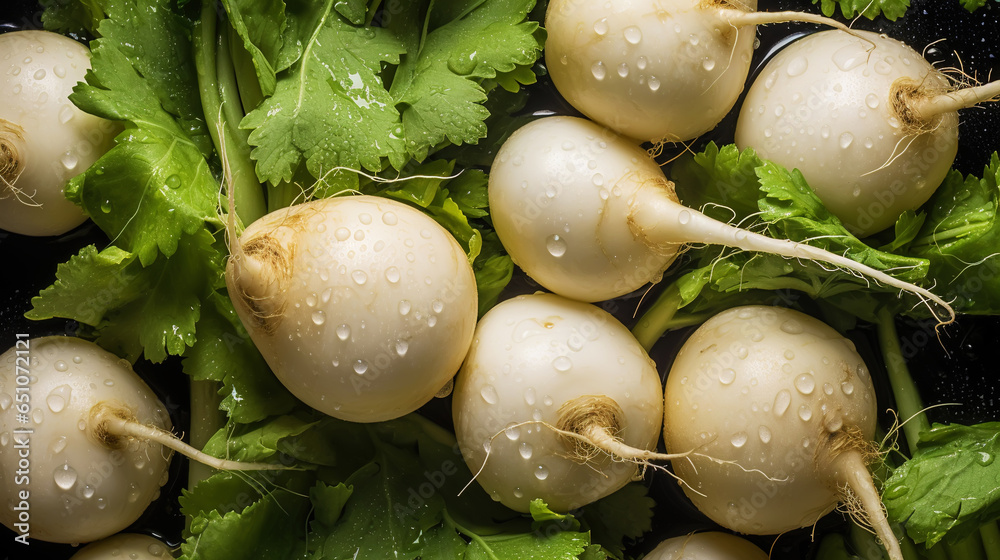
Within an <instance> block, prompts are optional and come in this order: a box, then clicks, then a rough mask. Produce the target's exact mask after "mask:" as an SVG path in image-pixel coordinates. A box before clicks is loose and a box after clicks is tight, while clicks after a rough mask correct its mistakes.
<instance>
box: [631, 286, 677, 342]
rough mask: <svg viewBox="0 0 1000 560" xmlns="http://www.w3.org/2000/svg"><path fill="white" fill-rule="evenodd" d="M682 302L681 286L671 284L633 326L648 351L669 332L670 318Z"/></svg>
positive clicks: (634, 333)
mask: <svg viewBox="0 0 1000 560" xmlns="http://www.w3.org/2000/svg"><path fill="white" fill-rule="evenodd" d="M680 304H681V291H680V288H678V287H677V285H676V284H671V285H669V286H667V288H666V289H665V290H663V293H661V294H660V297H658V298H656V301H655V302H653V306H652V307H650V308H649V310H647V311H646V312H645V313H643V315H642V317H640V318H639V322H638V323H637V324H636V325H635V327H633V328H632V334H633V335H635V338H636V340H638V341H639V344H641V345H642V347H643V348H645V349H646V351H647V352H649V350H650V349H651V348H652V347H653V345H654V344H656V341H657V340H659V339H660V337H661V336H663V333H665V332H667V329H668V328H669V325H670V320H671V319H673V318H674V315H675V314H676V313H677V310H678V309H680Z"/></svg>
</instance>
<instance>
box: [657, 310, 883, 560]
mask: <svg viewBox="0 0 1000 560" xmlns="http://www.w3.org/2000/svg"><path fill="white" fill-rule="evenodd" d="M665 386H666V389H665V392H664V395H665V401H664V411H665V412H664V432H663V434H664V436H663V437H664V442H665V444H666V447H667V451H668V452H670V451H676V450H681V449H683V450H687V449H692V448H697V449H698V450H699V451H700V452H702V453H704V454H706V455H710V456H712V457H714V458H716V459H718V460H719V461H706V460H704V459H702V458H701V457H691V458H690V460H689V461H675V462H674V469H675V472H676V473H677V475H678V476H680V477H681V478H682V479H683V480H684V481H685V482H686V483H687V484H688V485H689V486H688V487H685V492H686V493H687V495H688V497H689V498H690V499H691V500H692V501H693V502H694V504H695V505H696V506H697V507H698V509H699V510H701V511H702V512H703V513H704V514H705V515H707V516H709V517H710V518H712V520H714V521H715V522H717V523H719V524H720V525H722V526H723V527H726V528H728V529H731V530H734V531H738V532H741V533H749V534H758V535H764V534H777V533H782V532H785V531H789V530H792V529H796V528H799V527H808V526H811V525H813V524H814V523H816V522H817V521H818V520H819V518H820V517H822V516H823V515H825V514H827V513H829V512H830V511H832V510H833V509H834V508H836V507H837V505H838V504H840V503H842V502H848V505H849V507H850V508H851V509H852V510H853V511H852V513H855V514H858V515H859V516H860V517H861V518H863V519H864V520H865V521H867V522H869V523H871V525H872V526H873V527H874V529H875V530H876V532H877V533H878V535H879V537H880V538H881V539H882V540H883V542H884V543H885V546H886V547H887V550H889V552H890V557H891V558H893V559H894V560H899V559H900V558H902V556H900V553H899V547H898V543H897V541H896V540H895V537H894V536H893V533H892V530H891V529H890V527H889V525H888V522H887V521H886V517H885V513H884V510H883V508H882V504H881V501H880V499H879V495H878V493H877V491H876V489H875V486H874V484H873V482H872V478H871V475H870V474H869V471H868V469H867V466H866V461H867V460H868V459H872V458H873V457H875V456H876V455H877V447H876V445H875V444H874V443H873V442H872V437H873V436H874V433H875V423H876V403H875V391H874V388H873V387H872V380H871V376H870V374H869V371H868V368H867V367H866V365H865V363H864V361H863V360H862V358H861V356H859V355H858V353H857V351H856V350H855V347H854V344H853V343H851V341H850V340H848V339H846V338H844V337H843V336H841V335H840V334H839V333H838V332H837V331H835V330H833V329H832V328H830V327H829V326H827V325H826V324H824V323H822V322H821V321H819V320H817V319H814V318H813V317H810V316H808V315H805V314H803V313H800V312H798V311H793V310H789V309H785V308H779V307H767V306H744V307H737V308H734V309H730V310H727V311H724V312H722V313H719V314H718V315H716V316H714V317H713V318H711V319H709V320H708V321H706V322H705V323H704V324H703V325H702V326H701V327H699V328H698V329H697V330H696V331H695V332H694V334H692V335H691V337H690V338H689V339H688V340H687V341H686V342H685V343H684V345H683V346H682V348H681V350H680V352H678V354H677V357H676V359H675V360H674V363H673V365H672V366H671V368H670V373H669V375H668V376H667V381H666V384H665ZM727 461H728V462H727ZM764 475H767V476H764Z"/></svg>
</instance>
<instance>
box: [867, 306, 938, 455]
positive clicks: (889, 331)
mask: <svg viewBox="0 0 1000 560" xmlns="http://www.w3.org/2000/svg"><path fill="white" fill-rule="evenodd" d="M878 341H879V347H880V348H881V350H882V359H883V361H884V362H885V367H886V370H887V372H888V374H889V384H890V386H891V387H892V394H893V396H894V397H895V398H896V410H897V412H898V414H899V420H900V421H901V422H905V423H904V424H903V434H904V435H905V436H906V443H907V445H908V446H909V450H910V455H911V456H912V455H913V453H914V452H916V449H917V442H918V441H919V440H920V432H922V431H924V430H928V429H930V427H931V425H930V422H929V421H928V420H927V415H926V414H924V403H923V401H921V400H920V393H919V392H918V391H917V385H916V384H915V383H914V382H913V378H912V377H910V370H909V368H907V366H906V359H905V358H904V357H903V353H902V350H901V348H900V346H899V335H898V334H897V333H896V322H895V318H894V317H893V315H892V313H891V312H890V311H889V310H888V309H882V310H881V311H879V313H878Z"/></svg>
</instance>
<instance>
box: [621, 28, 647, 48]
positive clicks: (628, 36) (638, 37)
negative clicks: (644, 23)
mask: <svg viewBox="0 0 1000 560" xmlns="http://www.w3.org/2000/svg"><path fill="white" fill-rule="evenodd" d="M623 35H625V40H626V41H628V42H629V43H631V44H633V45H638V44H639V43H640V42H641V41H642V31H641V30H640V29H639V28H638V27H636V26H634V25H631V26H629V27H626V28H625V32H624V33H623Z"/></svg>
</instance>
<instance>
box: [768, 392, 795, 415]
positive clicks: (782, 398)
mask: <svg viewBox="0 0 1000 560" xmlns="http://www.w3.org/2000/svg"><path fill="white" fill-rule="evenodd" d="M791 403H792V394H791V393H790V392H789V391H788V389H782V390H781V391H778V394H777V395H775V396H774V406H773V407H771V408H772V410H774V414H775V416H782V415H784V414H785V411H786V410H788V405H790V404H791Z"/></svg>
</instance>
